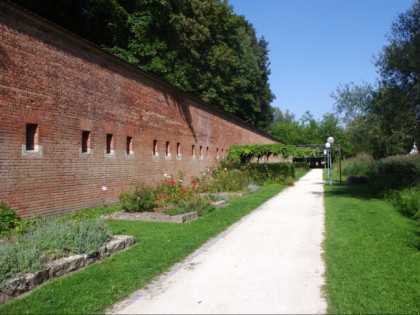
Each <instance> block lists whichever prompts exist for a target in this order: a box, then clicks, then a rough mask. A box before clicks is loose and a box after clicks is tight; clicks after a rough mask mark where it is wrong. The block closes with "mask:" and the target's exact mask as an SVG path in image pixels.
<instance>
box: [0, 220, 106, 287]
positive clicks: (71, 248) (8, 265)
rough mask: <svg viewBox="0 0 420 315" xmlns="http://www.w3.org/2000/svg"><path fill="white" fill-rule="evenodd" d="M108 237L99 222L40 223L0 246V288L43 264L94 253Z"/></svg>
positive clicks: (52, 221)
mask: <svg viewBox="0 0 420 315" xmlns="http://www.w3.org/2000/svg"><path fill="white" fill-rule="evenodd" d="M110 238H111V234H110V232H109V229H108V226H107V225H106V223H105V222H104V221H101V220H86V221H80V222H75V221H71V220H69V221H60V220H40V221H37V222H36V224H35V226H34V228H33V229H32V230H31V231H29V232H27V233H23V234H21V235H18V236H16V237H14V238H12V239H11V240H10V241H9V242H7V243H6V244H3V245H0V257H2V259H0V285H1V284H4V283H5V282H6V281H8V280H10V279H11V278H13V277H15V276H18V275H20V274H24V273H26V272H34V271H37V270H40V269H41V268H42V267H43V266H44V264H45V263H46V262H47V261H50V260H54V259H56V258H59V257H64V256H67V255H69V254H92V253H95V252H98V251H99V249H100V248H101V246H103V245H104V244H105V243H106V242H107V241H108V240H109V239H110Z"/></svg>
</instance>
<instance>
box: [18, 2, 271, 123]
mask: <svg viewBox="0 0 420 315" xmlns="http://www.w3.org/2000/svg"><path fill="white" fill-rule="evenodd" d="M14 1H15V2H17V3H18V4H20V5H22V6H24V7H25V8H27V9H29V10H32V11H34V12H35V13H37V14H39V15H41V16H43V17H45V18H47V19H49V20H51V21H53V22H55V23H57V24H59V25H61V26H63V27H64V28H67V29H69V30H70V31H72V32H74V33H76V34H78V35H79V36H82V37H84V38H87V39H88V40H90V41H92V42H93V43H95V44H97V45H99V46H101V47H103V48H104V49H105V50H107V51H109V52H111V53H113V54H115V55H116V56H118V57H120V58H122V59H124V60H126V61H127V62H129V63H131V64H134V65H136V66H139V67H140V68H142V69H144V70H146V71H149V72H151V73H153V74H156V75H158V76H160V77H161V78H163V79H164V80H166V81H167V82H169V83H170V84H172V85H173V86H175V87H176V88H178V89H181V90H183V91H186V92H190V93H192V94H195V95H197V96H199V97H200V98H201V99H203V100H204V101H205V102H208V103H211V104H213V105H216V106H219V107H220V108H222V109H224V110H226V111H228V112H229V113H232V114H234V115H236V116H237V117H239V118H241V119H243V120H245V121H247V122H248V123H251V124H253V125H255V126H257V127H259V128H261V129H265V128H267V127H268V125H269V123H270V122H271V121H272V108H271V106H270V103H271V101H272V100H273V99H274V95H273V94H272V92H271V89H270V86H269V82H268V76H269V75H270V70H269V59H268V42H267V41H266V40H265V39H264V38H257V35H256V31H255V29H254V27H253V26H252V24H251V23H250V22H248V21H247V20H246V19H245V18H244V17H243V16H238V15H236V14H234V13H233V9H232V7H231V6H230V5H229V4H228V2H227V1H214V0H189V1H186V0H147V1H146V0H135V1H126V0H75V1H68V0H38V1H32V0H14Z"/></svg>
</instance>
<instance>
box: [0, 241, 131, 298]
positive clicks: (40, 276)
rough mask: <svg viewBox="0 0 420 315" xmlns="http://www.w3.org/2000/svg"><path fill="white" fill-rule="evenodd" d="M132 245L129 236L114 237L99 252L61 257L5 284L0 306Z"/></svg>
mask: <svg viewBox="0 0 420 315" xmlns="http://www.w3.org/2000/svg"><path fill="white" fill-rule="evenodd" d="M133 244H134V238H133V237H132V236H129V235H114V236H113V237H112V239H111V240H110V241H109V242H108V243H107V244H105V245H104V246H103V247H101V249H100V250H99V252H95V253H91V254H85V255H73V256H69V257H62V258H59V259H57V260H54V261H52V262H49V263H47V264H46V265H45V267H44V268H42V269H41V270H39V271H36V272H32V273H27V274H25V275H22V276H19V277H16V278H13V279H11V280H10V281H8V282H6V283H5V284H3V285H2V286H1V287H0V305H1V304H4V303H6V302H8V301H9V300H11V299H13V298H15V297H17V296H19V295H21V294H23V293H25V292H28V291H30V290H32V289H34V288H35V287H37V286H38V285H40V284H42V283H43V282H45V281H47V280H49V279H52V278H56V277H61V276H63V275H66V274H68V273H70V272H72V271H75V270H78V269H80V268H83V267H85V266H88V265H90V264H92V263H95V262H97V261H100V260H102V259H104V258H106V257H109V256H111V255H112V254H114V253H116V252H119V251H121V250H123V249H126V248H128V247H130V246H132V245H133Z"/></svg>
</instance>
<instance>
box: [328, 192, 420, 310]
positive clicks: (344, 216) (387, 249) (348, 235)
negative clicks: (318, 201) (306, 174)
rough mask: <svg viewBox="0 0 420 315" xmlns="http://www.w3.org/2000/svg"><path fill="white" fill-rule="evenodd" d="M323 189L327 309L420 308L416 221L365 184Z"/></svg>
mask: <svg viewBox="0 0 420 315" xmlns="http://www.w3.org/2000/svg"><path fill="white" fill-rule="evenodd" d="M325 189H326V195H325V206H326V240H325V242H324V247H325V262H326V286H325V291H326V296H327V301H328V305H329V308H328V313H330V314H338V313H340V314H419V313H420V298H419V294H420V251H419V247H418V246H419V236H418V235H416V223H415V222H414V221H412V220H410V219H408V218H406V217H403V216H402V215H401V214H399V213H398V212H397V211H396V210H395V209H394V207H393V206H392V205H391V204H390V203H387V202H386V201H384V200H381V199H375V198H373V197H372V196H373V195H372V194H370V192H369V186H367V185H354V186H353V185H351V186H349V185H332V186H329V185H326V186H325Z"/></svg>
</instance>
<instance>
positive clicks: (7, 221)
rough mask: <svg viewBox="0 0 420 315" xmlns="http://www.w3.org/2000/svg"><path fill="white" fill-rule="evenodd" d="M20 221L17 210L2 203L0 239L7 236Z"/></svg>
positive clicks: (0, 207) (0, 205) (0, 204)
mask: <svg viewBox="0 0 420 315" xmlns="http://www.w3.org/2000/svg"><path fill="white" fill-rule="evenodd" d="M20 221H21V220H20V219H19V217H18V215H17V213H16V211H15V210H13V209H11V208H10V207H9V206H8V205H7V204H5V203H4V202H0V237H4V236H7V235H8V234H9V233H10V232H11V231H13V230H14V229H15V228H16V227H17V226H18V225H19V224H20Z"/></svg>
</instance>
